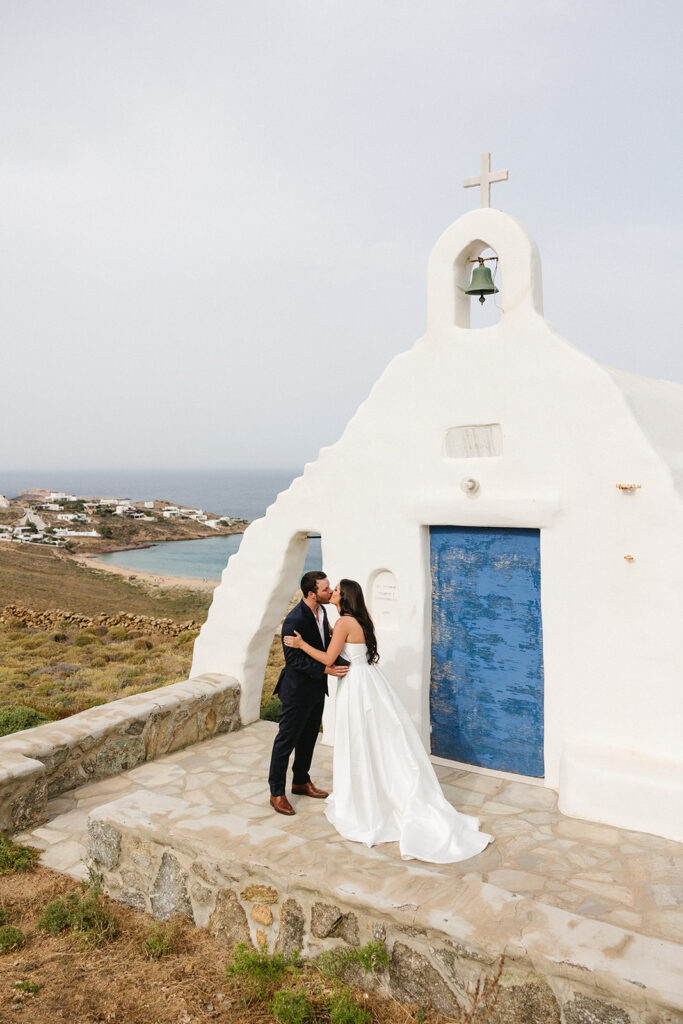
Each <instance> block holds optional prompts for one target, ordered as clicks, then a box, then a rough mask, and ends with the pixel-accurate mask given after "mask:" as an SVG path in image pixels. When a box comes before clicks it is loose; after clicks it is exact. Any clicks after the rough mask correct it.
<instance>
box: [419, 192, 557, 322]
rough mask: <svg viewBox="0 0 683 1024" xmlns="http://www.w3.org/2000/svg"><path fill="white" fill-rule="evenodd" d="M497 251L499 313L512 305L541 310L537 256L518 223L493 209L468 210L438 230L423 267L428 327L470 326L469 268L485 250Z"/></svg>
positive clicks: (513, 308) (526, 234) (540, 284)
mask: <svg viewBox="0 0 683 1024" xmlns="http://www.w3.org/2000/svg"><path fill="white" fill-rule="evenodd" d="M489 248H490V249H492V250H493V251H494V253H496V255H497V256H498V260H499V265H500V277H501V284H500V306H501V309H502V314H501V315H502V316H504V315H505V314H506V313H510V312H512V311H514V310H516V309H525V310H527V311H529V310H531V311H533V312H534V313H537V314H539V315H540V316H542V315H543V288H542V281H541V259H540V256H539V253H538V249H537V247H536V243H535V242H534V240H533V239H532V237H531V235H529V233H528V232H527V231H526V229H525V228H524V227H523V225H522V224H520V223H519V221H517V220H516V219H515V218H514V217H510V216H509V215H508V214H505V213H500V211H498V210H490V209H482V210H472V211H471V212H470V213H468V214H465V216H464V217H461V218H460V220H458V221H456V222H455V224H452V225H451V226H450V227H449V228H447V230H446V231H445V232H444V233H443V235H442V236H441V238H440V239H439V240H438V242H437V243H436V245H435V246H434V248H433V249H432V252H431V255H430V257H429V264H428V268H427V329H428V331H429V330H437V331H438V330H442V329H449V328H453V327H459V328H466V329H467V328H469V327H470V296H469V295H467V294H466V293H465V289H466V288H467V287H468V286H469V281H470V273H471V268H472V263H471V260H476V259H477V258H478V257H479V256H481V255H482V253H484V252H485V251H486V250H487V249H489Z"/></svg>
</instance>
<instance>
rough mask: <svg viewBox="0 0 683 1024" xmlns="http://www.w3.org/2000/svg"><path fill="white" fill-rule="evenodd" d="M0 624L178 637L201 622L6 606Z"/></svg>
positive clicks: (0, 612) (127, 613) (123, 613)
mask: <svg viewBox="0 0 683 1024" xmlns="http://www.w3.org/2000/svg"><path fill="white" fill-rule="evenodd" d="M0 623H11V624H15V625H17V626H26V627H28V628H33V629H54V628H55V627H56V626H57V625H62V624H66V625H68V626H78V627H79V629H87V628H88V627H92V626H107V627H109V626H126V627H127V628H128V629H132V630H139V631H140V632H142V633H157V634H159V635H161V636H172V637H176V636H180V634H181V633H186V632H187V631H188V630H194V629H199V627H200V625H201V623H199V622H194V621H193V620H192V619H188V620H187V621H186V622H176V621H175V620H174V619H158V618H154V617H153V616H150V615H133V614H132V613H131V612H117V613H116V614H115V615H105V614H104V613H101V614H100V615H95V616H94V617H92V618H91V617H90V616H88V615H81V614H80V612H67V611H65V610H64V609H63V608H49V609H47V610H46V611H36V610H35V609H33V608H23V607H21V606H20V605H15V604H8V605H5V607H4V608H2V609H0Z"/></svg>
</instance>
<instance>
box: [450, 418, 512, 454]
mask: <svg viewBox="0 0 683 1024" xmlns="http://www.w3.org/2000/svg"><path fill="white" fill-rule="evenodd" d="M444 452H445V455H446V458H448V459H486V458H491V457H492V456H494V455H502V454H503V428H502V427H501V425H500V423H470V424H467V425H465V426H462V427H450V428H449V429H448V430H447V431H446V437H445V441H444Z"/></svg>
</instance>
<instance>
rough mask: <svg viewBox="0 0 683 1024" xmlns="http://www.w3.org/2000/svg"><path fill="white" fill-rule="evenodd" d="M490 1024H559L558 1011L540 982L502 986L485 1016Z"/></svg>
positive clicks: (555, 1002) (550, 994)
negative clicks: (494, 1002) (492, 1006)
mask: <svg viewBox="0 0 683 1024" xmlns="http://www.w3.org/2000/svg"><path fill="white" fill-rule="evenodd" d="M485 1019H486V1021H487V1022H488V1021H490V1022H491V1024H560V1022H561V1017H560V1007H559V1006H558V1004H557V1000H556V999H555V996H554V995H553V993H552V990H551V989H550V987H549V986H548V985H546V983H545V982H544V981H541V980H540V979H533V980H531V981H527V982H524V983H522V984H519V985H505V984H503V985H502V986H501V988H500V990H499V992H498V999H497V1001H496V1004H495V1006H494V1008H493V1009H492V1010H490V1011H489V1012H488V1014H487V1016H486V1018H485Z"/></svg>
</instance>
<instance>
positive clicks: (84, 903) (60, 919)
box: [38, 889, 120, 946]
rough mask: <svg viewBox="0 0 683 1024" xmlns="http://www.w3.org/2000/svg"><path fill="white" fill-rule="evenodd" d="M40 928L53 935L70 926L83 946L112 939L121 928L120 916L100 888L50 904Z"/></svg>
mask: <svg viewBox="0 0 683 1024" xmlns="http://www.w3.org/2000/svg"><path fill="white" fill-rule="evenodd" d="M38 927H39V928H42V929H43V931H46V932H49V933H50V934H51V935H58V934H59V933H60V932H63V931H66V930H67V929H70V930H71V931H72V932H73V934H74V936H76V937H77V938H78V939H79V940H80V942H81V944H82V945H84V946H99V945H101V943H103V942H109V941H110V940H111V939H114V938H116V936H117V935H118V933H119V930H120V928H119V922H118V919H117V917H116V916H115V914H113V913H112V912H111V911H110V910H108V909H107V907H105V906H104V904H103V903H102V901H101V899H100V894H99V892H98V890H97V889H92V890H89V891H86V893H85V895H84V896H78V895H77V894H76V893H74V892H72V893H69V895H68V896H66V897H64V898H63V899H62V898H60V899H56V900H53V901H52V903H48V905H47V906H46V907H45V910H44V911H43V913H42V914H41V916H40V918H39V920H38Z"/></svg>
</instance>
